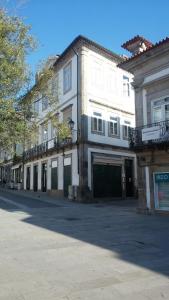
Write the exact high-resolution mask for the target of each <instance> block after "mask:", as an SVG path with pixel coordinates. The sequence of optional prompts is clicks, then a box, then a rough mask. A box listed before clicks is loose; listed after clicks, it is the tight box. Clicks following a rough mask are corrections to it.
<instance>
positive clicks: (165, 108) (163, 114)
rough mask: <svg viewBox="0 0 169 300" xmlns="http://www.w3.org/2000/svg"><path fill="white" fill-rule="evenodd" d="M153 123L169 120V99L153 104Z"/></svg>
mask: <svg viewBox="0 0 169 300" xmlns="http://www.w3.org/2000/svg"><path fill="white" fill-rule="evenodd" d="M152 118H153V123H158V122H161V121H165V120H169V97H167V98H164V99H162V100H157V101H154V102H153V107H152Z"/></svg>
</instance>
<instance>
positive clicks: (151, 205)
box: [120, 36, 169, 213]
mask: <svg viewBox="0 0 169 300" xmlns="http://www.w3.org/2000/svg"><path fill="white" fill-rule="evenodd" d="M123 48H125V49H127V50H128V51H130V52H132V57H131V58H129V59H126V61H125V62H123V63H121V64H120V67H121V68H123V69H124V70H126V71H128V72H131V73H132V74H133V75H134V83H133V86H134V88H135V107H136V128H135V129H134V130H132V131H131V136H130V148H131V149H133V150H135V152H136V154H137V164H138V192H139V206H140V209H141V210H143V211H147V210H148V211H151V212H155V211H157V212H160V213H161V212H165V213H166V212H167V211H169V38H166V39H165V40H162V41H160V42H158V43H156V44H152V43H151V42H149V41H147V40H146V39H144V38H142V37H140V36H136V37H134V38H133V39H131V40H129V41H128V42H126V43H125V44H123Z"/></svg>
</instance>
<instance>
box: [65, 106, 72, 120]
mask: <svg viewBox="0 0 169 300" xmlns="http://www.w3.org/2000/svg"><path fill="white" fill-rule="evenodd" d="M71 119H72V105H69V106H68V107H66V108H65V109H64V110H63V123H67V122H69V121H70V120H71Z"/></svg>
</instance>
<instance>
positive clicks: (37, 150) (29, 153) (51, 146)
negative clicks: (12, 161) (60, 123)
mask: <svg viewBox="0 0 169 300" xmlns="http://www.w3.org/2000/svg"><path fill="white" fill-rule="evenodd" d="M70 145H72V138H70V137H69V138H65V139H60V140H59V139H57V138H53V139H51V140H48V141H47V142H44V143H42V144H40V145H36V146H34V147H33V148H31V149H28V150H26V151H24V152H23V160H24V161H27V160H30V159H34V158H38V157H42V156H43V155H45V154H48V153H49V152H52V151H54V150H59V149H64V148H65V147H66V146H70Z"/></svg>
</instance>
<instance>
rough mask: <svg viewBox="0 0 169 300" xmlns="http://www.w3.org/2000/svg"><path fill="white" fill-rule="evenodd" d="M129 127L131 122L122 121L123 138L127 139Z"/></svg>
mask: <svg viewBox="0 0 169 300" xmlns="http://www.w3.org/2000/svg"><path fill="white" fill-rule="evenodd" d="M130 127H131V122H129V121H124V125H123V138H124V139H125V140H128V138H129V130H130Z"/></svg>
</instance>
